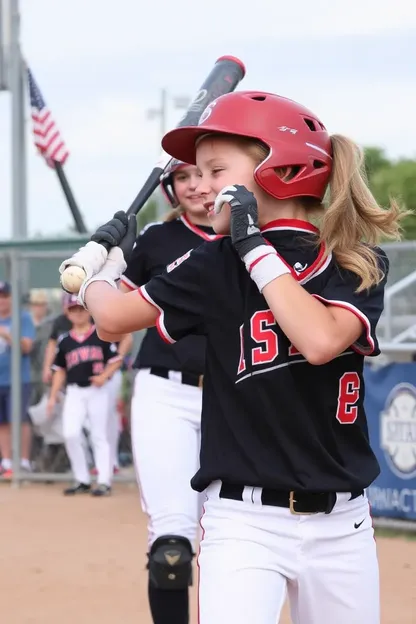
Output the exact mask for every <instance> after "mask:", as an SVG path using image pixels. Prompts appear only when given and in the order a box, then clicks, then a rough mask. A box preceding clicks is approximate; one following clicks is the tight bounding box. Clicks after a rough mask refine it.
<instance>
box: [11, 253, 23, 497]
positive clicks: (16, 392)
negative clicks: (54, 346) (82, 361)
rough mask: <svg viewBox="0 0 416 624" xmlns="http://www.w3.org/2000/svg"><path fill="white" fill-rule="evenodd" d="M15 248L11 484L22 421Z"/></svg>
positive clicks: (17, 467) (17, 465)
mask: <svg viewBox="0 0 416 624" xmlns="http://www.w3.org/2000/svg"><path fill="white" fill-rule="evenodd" d="M18 253H19V252H18V251H17V250H16V249H11V250H10V265H11V266H10V269H11V270H10V278H11V279H10V284H11V288H12V329H11V338H12V345H11V360H12V370H11V373H12V387H11V403H12V414H11V436H12V463H13V478H12V484H13V485H14V486H15V487H18V486H19V484H20V458H21V457H20V456H21V451H20V426H21V421H22V413H21V412H22V375H21V361H22V350H21V346H20V341H21V306H22V301H21V299H22V297H21V292H20V290H21V289H20V279H19V256H18Z"/></svg>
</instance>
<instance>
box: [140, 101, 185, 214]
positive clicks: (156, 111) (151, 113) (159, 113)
mask: <svg viewBox="0 0 416 624" xmlns="http://www.w3.org/2000/svg"><path fill="white" fill-rule="evenodd" d="M168 101H169V98H168V92H167V90H166V89H161V91H160V104H159V106H158V108H149V109H148V110H147V117H148V118H149V119H155V118H158V119H159V121H160V142H161V141H162V138H163V137H164V135H165V134H166V130H167V116H168ZM172 101H173V106H174V108H175V109H182V110H183V109H186V108H187V107H188V104H189V102H190V98H189V97H187V96H176V97H173V98H172ZM157 204H158V214H157V217H158V218H159V217H161V215H162V214H163V212H164V211H165V201H164V198H163V195H162V193H161V191H160V187H159V189H158V192H157Z"/></svg>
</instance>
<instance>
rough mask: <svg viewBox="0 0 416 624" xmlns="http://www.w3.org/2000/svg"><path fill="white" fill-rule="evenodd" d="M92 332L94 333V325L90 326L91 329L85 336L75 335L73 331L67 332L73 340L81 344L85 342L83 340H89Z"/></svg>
mask: <svg viewBox="0 0 416 624" xmlns="http://www.w3.org/2000/svg"><path fill="white" fill-rule="evenodd" d="M94 332H95V325H91V328H90V329H89V330H88V331H87V332H86V333H85V334H76V333H75V330H74V329H71V331H70V332H69V335H70V336H71V338H72V339H73V340H75V341H76V342H79V343H81V342H85V340H87V338H89V337H90V336H91V334H93V333H94Z"/></svg>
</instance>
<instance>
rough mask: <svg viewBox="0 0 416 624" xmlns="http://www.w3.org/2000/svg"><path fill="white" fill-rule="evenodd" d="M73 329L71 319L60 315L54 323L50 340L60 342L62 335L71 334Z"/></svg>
mask: <svg viewBox="0 0 416 624" xmlns="http://www.w3.org/2000/svg"><path fill="white" fill-rule="evenodd" d="M71 328H72V323H71V321H70V320H69V318H68V317H67V316H66V314H60V315H59V316H57V317H56V319H55V320H54V322H53V325H52V329H51V334H50V336H49V339H50V340H58V338H59V336H60V335H61V334H65V333H66V332H69V330H70V329H71Z"/></svg>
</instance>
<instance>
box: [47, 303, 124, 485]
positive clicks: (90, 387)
mask: <svg viewBox="0 0 416 624" xmlns="http://www.w3.org/2000/svg"><path fill="white" fill-rule="evenodd" d="M67 314H68V317H69V320H70V321H71V323H72V329H71V330H70V331H69V332H67V333H65V334H62V335H61V336H60V337H59V338H58V344H57V349H56V356H55V362H54V365H53V369H54V373H53V377H52V385H51V391H50V397H49V401H48V412H49V414H52V412H53V409H54V407H55V404H56V401H57V400H58V396H59V393H60V391H61V390H62V388H63V386H64V384H65V383H66V395H65V399H64V408H63V412H62V420H63V434H64V438H65V448H66V451H67V454H68V458H69V461H70V464H71V469H72V472H73V474H74V476H75V479H76V481H77V482H76V484H75V485H74V486H73V487H70V488H68V489H66V490H65V491H64V494H65V495H70V494H79V493H85V492H90V491H91V485H90V475H89V471H88V463H87V458H86V454H85V444H84V443H83V427H84V426H85V424H86V422H87V419H88V428H89V431H90V436H91V445H92V449H93V453H94V458H95V462H96V466H97V481H98V485H97V487H96V488H95V489H93V490H92V491H91V493H92V494H93V495H94V496H105V495H108V494H110V491H111V476H112V470H110V444H109V440H108V419H109V414H110V410H109V402H110V389H109V379H110V378H111V376H112V375H113V374H114V372H115V371H116V370H117V369H118V368H119V366H120V365H121V357H120V355H119V354H118V353H117V346H116V345H115V344H113V343H108V342H104V341H102V340H100V338H98V336H97V332H96V331H95V327H94V325H93V324H92V323H91V319H90V315H89V314H88V312H87V311H86V310H85V309H84V308H83V307H82V306H80V305H79V304H78V303H77V298H76V296H71V297H70V299H69V300H68V301H67Z"/></svg>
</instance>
